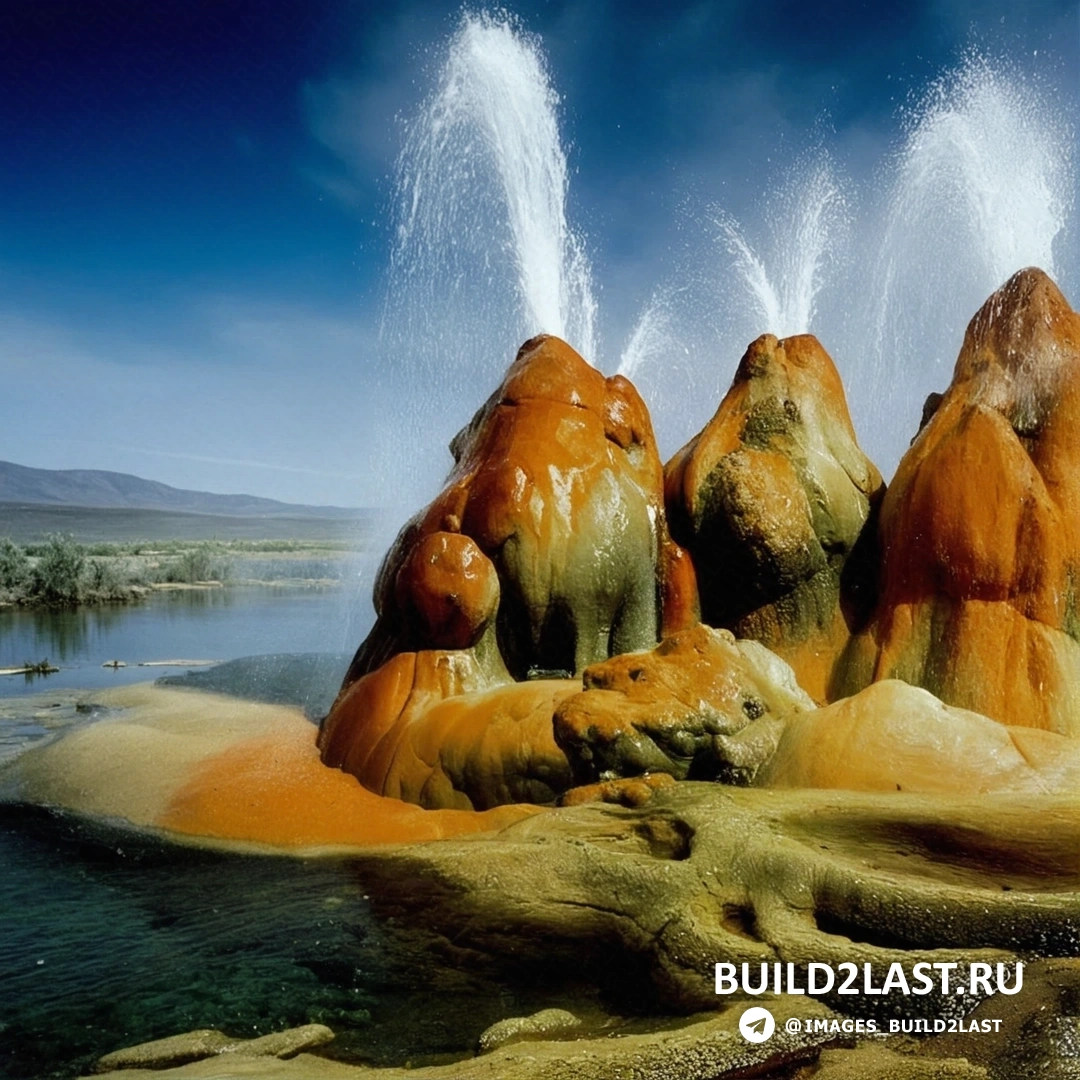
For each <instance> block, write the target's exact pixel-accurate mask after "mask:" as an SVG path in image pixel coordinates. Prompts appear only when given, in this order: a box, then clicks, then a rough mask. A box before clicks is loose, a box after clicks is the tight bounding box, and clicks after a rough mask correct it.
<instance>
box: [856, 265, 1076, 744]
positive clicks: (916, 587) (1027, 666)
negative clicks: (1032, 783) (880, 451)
mask: <svg viewBox="0 0 1080 1080" xmlns="http://www.w3.org/2000/svg"><path fill="white" fill-rule="evenodd" d="M928 405H929V406H930V408H932V409H933V411H932V413H931V415H930V416H929V418H928V420H927V422H926V424H925V426H924V427H923V429H922V431H921V432H920V433H919V436H918V438H917V439H916V440H915V442H914V443H913V445H912V447H911V449H910V450H909V451H908V452H907V454H906V455H905V456H904V459H903V460H902V461H901V463H900V467H899V469H898V470H897V473H896V477H895V479H894V480H893V482H892V484H891V486H890V488H889V491H888V494H887V495H886V497H885V500H884V502H883V504H882V509H881V524H880V532H879V542H880V546H881V553H882V563H881V594H880V600H879V605H878V608H877V611H876V613H875V616H874V619H873V622H872V623H871V625H870V627H869V628H868V632H867V633H866V634H865V635H863V636H862V637H861V639H860V640H858V641H857V642H856V643H854V645H853V648H852V650H851V655H850V657H849V661H848V672H847V676H846V683H847V686H846V689H848V690H849V691H850V690H855V689H858V688H859V686H860V685H865V684H866V683H867V682H868V681H870V680H878V679H887V678H900V679H903V680H905V681H907V682H910V683H914V684H916V685H919V686H923V687H925V688H926V689H928V690H930V691H932V692H933V693H934V694H936V695H937V696H938V697H940V698H941V699H942V700H943V701H945V702H947V703H948V704H950V705H957V706H960V707H962V708H965V709H972V710H975V711H977V712H981V713H984V714H986V715H987V716H990V717H993V718H994V719H995V720H999V721H1000V722H1001V723H1004V724H1016V725H1020V726H1025V727H1036V728H1044V729H1047V730H1050V731H1056V732H1060V733H1062V734H1066V735H1077V734H1080V721H1078V717H1080V644H1078V643H1077V639H1078V637H1080V619H1078V615H1077V612H1078V610H1080V609H1078V605H1077V600H1078V592H1077V587H1078V582H1080V575H1078V571H1080V443H1078V442H1077V438H1076V432H1077V430H1078V425H1080V316H1078V315H1077V314H1076V313H1075V312H1073V311H1072V309H1071V308H1070V307H1069V305H1068V303H1067V302H1066V300H1065V298H1064V297H1063V296H1062V295H1061V293H1060V292H1059V290H1058V288H1057V286H1056V285H1054V283H1053V282H1052V281H1051V280H1050V279H1049V278H1048V277H1047V276H1046V274H1044V273H1043V272H1042V271H1041V270H1034V269H1029V270H1022V271H1020V272H1019V273H1017V274H1015V275H1013V277H1012V278H1010V279H1009V281H1008V282H1006V284H1005V285H1003V286H1002V287H1001V288H1000V289H999V290H998V291H997V292H995V293H994V294H993V295H992V296H991V297H990V298H989V299H988V300H987V301H986V303H985V304H984V305H983V306H982V308H980V309H979V312H978V313H977V314H976V315H975V317H974V318H973V319H972V321H971V324H970V325H969V326H968V329H967V334H966V336H965V338H964V344H963V347H962V349H961V351H960V356H959V358H958V360H957V362H956V369H955V371H954V373H953V379H952V383H951V385H950V386H949V388H948V390H947V391H946V393H945V394H944V395H943V396H942V397H941V399H940V401H939V402H938V403H937V404H936V408H934V402H929V403H928ZM928 411H929V410H928Z"/></svg>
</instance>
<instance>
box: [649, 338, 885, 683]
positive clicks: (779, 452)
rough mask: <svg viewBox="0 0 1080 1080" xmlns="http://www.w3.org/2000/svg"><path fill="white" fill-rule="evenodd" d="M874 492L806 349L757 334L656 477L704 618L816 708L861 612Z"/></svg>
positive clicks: (877, 480) (834, 384)
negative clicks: (779, 664)
mask: <svg viewBox="0 0 1080 1080" xmlns="http://www.w3.org/2000/svg"><path fill="white" fill-rule="evenodd" d="M883 493H884V484H883V483H882V480H881V476H880V474H879V473H878V471H877V469H876V468H875V467H874V465H873V463H872V462H871V461H870V460H869V459H868V458H867V457H866V455H865V454H863V452H862V451H861V450H860V449H859V446H858V443H857V441H856V438H855V431H854V429H853V428H852V425H851V418H850V416H849V414H848V408H847V401H846V399H845V396H844V389H843V386H842V385H841V382H840V376H839V374H838V373H837V371H836V367H835V366H834V364H833V362H832V359H831V358H830V357H829V355H828V353H826V352H825V350H824V349H823V348H822V347H821V345H820V343H819V342H818V341H817V339H816V338H814V337H813V336H812V335H809V334H804V335H800V336H798V337H790V338H785V339H783V340H778V339H777V338H776V337H774V336H773V335H771V334H765V335H763V336H762V337H760V338H758V339H757V340H756V341H755V342H753V343H752V344H751V345H750V347H749V348H748V349H747V351H746V354H745V355H744V356H743V358H742V361H741V362H740V364H739V368H738V370H737V372H736V374H735V379H734V382H733V383H732V386H731V389H730V390H729V391H728V393H727V395H726V396H725V397H724V400H723V401H722V402H721V403H720V407H719V409H718V410H717V412H716V415H715V416H714V417H713V419H712V420H711V421H710V422H709V423H708V425H706V427H705V429H704V430H703V431H702V432H701V433H700V434H698V435H697V436H696V437H695V438H694V439H693V440H692V441H691V442H690V443H688V444H687V445H686V446H685V447H683V448H682V449H681V450H680V451H679V452H678V453H677V454H676V455H675V456H674V457H673V458H672V459H671V461H670V462H668V464H667V466H666V468H665V497H666V501H667V509H668V518H669V521H670V523H671V530H672V535H673V537H674V538H675V539H676V540H677V541H678V542H679V543H680V544H681V545H682V546H683V547H685V548H686V549H687V551H689V553H690V556H691V558H692V559H693V562H694V566H695V568H696V570H697V576H698V583H699V587H700V592H701V613H702V618H703V619H704V621H705V622H707V623H709V624H710V625H712V626H721V627H725V628H727V629H729V630H731V631H733V632H734V633H735V634H736V635H737V636H738V637H741V638H754V639H755V640H757V641H760V642H762V643H763V644H765V645H767V646H768V647H769V648H770V649H773V650H774V651H775V652H777V653H779V655H780V656H782V657H783V658H784V659H785V660H787V661H788V663H790V664H791V665H792V667H793V668H794V669H795V672H796V675H797V677H798V679H799V682H800V683H801V684H802V686H803V687H805V688H806V689H807V690H808V691H809V692H810V694H811V696H813V697H814V698H815V699H816V700H818V701H822V700H824V699H825V698H826V697H827V696H829V689H830V686H831V683H832V679H833V667H834V664H835V662H836V660H837V658H838V657H839V656H840V654H841V652H842V650H843V648H844V646H845V644H846V642H847V639H848V636H849V627H851V626H855V627H857V626H858V624H859V623H861V621H862V620H863V619H864V618H865V615H866V614H868V612H869V610H870V608H871V606H872V604H873V599H874V587H875V581H874V570H875V567H874V560H873V556H874V552H873V536H874V530H873V522H871V523H870V527H869V528H867V522H868V520H869V519H870V518H871V517H872V515H873V513H874V511H875V508H876V507H877V505H878V503H879V502H880V500H881V497H882V495H883Z"/></svg>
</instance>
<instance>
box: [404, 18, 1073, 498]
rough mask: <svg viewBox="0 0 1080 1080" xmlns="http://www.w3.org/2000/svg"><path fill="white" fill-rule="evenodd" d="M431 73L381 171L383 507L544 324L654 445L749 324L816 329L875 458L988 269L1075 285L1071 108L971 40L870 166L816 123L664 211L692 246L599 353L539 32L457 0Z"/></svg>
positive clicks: (910, 415) (899, 438)
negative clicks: (387, 168) (628, 391)
mask: <svg viewBox="0 0 1080 1080" xmlns="http://www.w3.org/2000/svg"><path fill="white" fill-rule="evenodd" d="M435 71H436V74H435V77H434V79H433V87H432V90H431V92H430V94H429V96H428V97H427V99H426V100H425V101H424V103H423V104H422V106H421V107H420V109H419V111H418V112H417V114H416V115H415V116H414V117H413V118H412V119H411V120H410V121H408V123H407V125H406V127H405V138H404V145H403V149H402V151H401V154H400V157H399V161H398V168H397V180H396V196H395V222H394V224H395V234H394V244H393V252H392V256H391V261H390V268H389V273H388V287H387V306H386V313H385V317H384V329H383V347H384V349H387V350H389V351H390V352H391V353H392V355H393V358H394V361H395V363H396V364H397V366H398V369H399V372H400V373H403V374H404V376H405V377H404V385H405V392H406V394H407V398H408V401H409V409H410V419H409V421H408V423H407V424H406V425H405V427H406V428H407V429H408V430H407V431H406V430H402V431H401V432H400V433H399V436H407V437H408V438H409V439H410V442H411V446H410V449H409V451H408V454H407V455H405V457H407V459H408V464H407V465H406V464H405V462H404V461H402V462H401V463H399V464H398V466H397V468H396V469H395V470H392V471H394V472H396V473H397V475H396V476H394V477H393V478H390V479H389V484H390V490H389V491H388V496H389V497H388V500H387V501H388V502H397V503H399V505H401V504H402V503H404V502H410V503H413V504H414V505H415V504H416V503H418V502H419V501H421V499H422V498H423V495H424V494H426V493H428V492H430V490H431V489H432V488H433V487H434V486H435V484H436V483H438V481H439V479H440V478H441V476H442V475H443V474H444V473H445V470H446V467H447V456H446V450H445V447H446V445H447V443H448V441H449V439H450V438H451V436H452V435H453V434H454V432H455V431H456V430H457V428H458V427H460V425H461V424H462V423H464V422H465V421H467V419H468V417H469V416H470V415H471V413H472V412H473V410H474V409H475V408H476V407H477V406H478V405H479V404H480V403H481V402H482V401H483V400H484V399H485V398H486V397H487V395H488V394H490V393H491V391H492V390H493V389H494V388H495V387H496V386H497V384H498V381H499V379H500V378H501V375H502V373H503V372H504V370H505V368H506V366H507V364H508V363H509V362H510V360H511V359H512V358H513V355H514V353H515V351H516V349H517V347H518V346H519V345H520V344H521V342H522V341H524V340H526V339H527V338H529V337H531V336H533V335H534V334H536V333H539V332H547V333H553V334H557V335H558V336H560V337H563V338H565V339H566V340H567V341H569V342H570V344H572V345H573V346H574V347H575V348H576V349H577V350H578V351H579V352H580V353H581V354H582V355H583V356H585V358H586V359H587V360H589V361H590V362H592V363H593V364H595V365H596V366H597V367H600V368H601V369H603V370H606V371H616V370H619V371H622V372H623V373H624V374H626V375H628V376H629V377H630V378H632V379H633V381H634V382H635V384H636V385H637V386H638V388H639V389H640V390H641V392H642V394H643V396H644V397H645V400H646V402H647V404H648V405H649V408H650V410H651V412H652V415H653V420H654V424H655V427H656V430H657V435H658V438H659V441H660V449H661V455H662V457H665V458H666V457H667V456H669V455H670V454H671V453H672V452H674V450H676V449H677V448H678V446H680V445H681V444H682V443H683V442H685V441H686V440H687V439H688V438H690V437H691V436H692V435H693V434H694V433H695V432H696V431H697V430H698V429H699V428H700V427H701V425H702V424H703V423H704V422H705V421H706V420H707V419H708V418H709V416H711V414H712V413H713V411H715V408H716V406H717V404H718V403H719V401H720V398H721V396H722V395H723V393H724V391H725V390H726V389H727V386H728V385H729V383H730V380H731V377H732V375H733V373H734V370H735V366H736V365H737V363H738V360H739V358H740V357H741V355H742V353H743V351H744V350H745V348H746V346H747V344H748V343H749V342H750V341H751V340H753V338H755V337H757V336H758V335H759V334H762V333H766V332H769V333H775V334H777V335H778V336H788V335H791V334H797V333H804V332H811V333H814V334H816V335H817V337H818V338H819V339H820V340H821V341H822V343H823V344H824V346H825V347H826V349H828V351H829V352H830V353H831V354H832V356H833V358H834V359H835V361H836V363H837V366H838V368H839V369H840V372H841V375H842V376H843V378H844V381H845V385H846V388H847V392H848V397H849V402H850V404H851V411H852V415H853V419H854V423H855V427H856V431H857V433H858V436H859V438H860V441H861V442H862V444H863V446H864V448H865V449H866V450H867V452H868V453H869V454H870V456H871V457H872V458H874V459H875V460H876V461H877V463H878V465H879V467H880V468H881V469H882V471H883V473H884V474H885V475H886V476H888V475H890V474H891V472H892V471H893V469H894V468H895V466H896V463H897V461H898V460H899V457H900V456H901V454H902V453H903V450H904V449H905V448H906V446H907V444H908V442H909V440H910V439H911V437H912V435H913V434H914V432H915V430H916V428H917V425H918V420H919V415H920V412H921V406H922V402H923V400H924V399H925V397H926V396H927V394H928V393H930V392H931V391H934V390H943V389H944V388H945V386H946V385H947V384H948V381H949V378H950V376H951V371H952V364H953V362H954V360H955V358H956V354H957V351H958V349H959V346H960V342H961V340H962V338H963V333H964V328H965V326H966V324H967V321H968V320H969V319H970V317H971V316H972V315H973V314H974V312H975V310H976V309H977V308H978V306H979V305H980V304H981V303H982V301H983V300H984V299H985V298H986V297H987V296H988V295H989V294H990V293H991V292H992V291H993V290H994V289H995V288H997V287H998V286H999V285H1000V284H1001V283H1002V282H1003V281H1004V280H1005V279H1006V278H1007V277H1008V276H1009V275H1010V274H1011V273H1013V272H1014V271H1015V270H1017V269H1020V268H1021V267H1023V266H1027V265H1038V266H1041V267H1042V268H1043V269H1045V270H1046V271H1047V272H1048V273H1050V274H1051V275H1052V276H1055V277H1057V278H1058V280H1059V284H1061V285H1062V287H1063V288H1064V289H1065V291H1066V293H1067V294H1070V293H1074V290H1075V282H1073V281H1072V280H1070V277H1069V275H1070V274H1073V273H1074V272H1075V266H1074V263H1075V260H1074V259H1070V258H1064V259H1063V258H1062V257H1061V250H1060V249H1061V247H1062V244H1063V243H1065V242H1066V241H1067V239H1068V238H1069V235H1070V233H1069V229H1070V223H1071V221H1070V219H1071V215H1072V213H1073V209H1074V200H1073V193H1074V187H1075V174H1074V151H1073V141H1074V140H1073V132H1072V129H1071V125H1070V122H1069V119H1068V117H1067V116H1066V115H1065V113H1064V111H1063V109H1062V108H1060V107H1059V106H1058V105H1057V104H1056V102H1055V101H1054V100H1053V98H1052V97H1051V96H1050V95H1049V94H1048V93H1047V92H1045V91H1044V90H1043V89H1042V88H1040V86H1039V85H1038V84H1037V83H1036V82H1035V81H1034V80H1033V79H1032V78H1031V77H1030V76H1026V75H1024V74H1023V73H1022V72H1021V71H1020V70H1019V69H1018V68H1015V67H1013V66H1011V65H1010V64H1009V63H1008V62H1006V61H1003V60H998V59H994V58H991V57H988V56H985V55H982V54H977V53H971V54H969V55H968V56H966V57H965V58H963V59H962V60H961V61H960V62H959V63H958V65H957V66H956V68H955V69H954V70H953V71H950V72H947V73H944V74H942V75H941V76H940V77H939V78H938V79H937V80H936V81H935V82H933V83H932V84H931V85H929V86H928V87H926V88H925V89H924V90H923V91H922V92H921V93H920V94H917V95H916V96H915V98H914V100H913V103H912V104H911V105H910V106H909V107H908V108H907V109H906V110H904V111H903V112H902V114H901V115H899V116H898V117H897V133H896V136H895V139H894V142H893V147H892V150H891V152H890V153H889V154H888V155H887V156H886V157H885V159H884V160H882V161H881V163H880V164H879V167H878V168H877V169H876V170H874V172H873V174H872V175H871V176H870V178H869V179H863V180H862V181H860V182H856V180H855V178H854V177H852V176H850V175H848V173H847V171H846V170H845V165H844V161H843V157H842V155H841V152H840V151H841V149H842V147H841V146H840V145H839V140H836V142H837V145H831V144H830V143H829V141H828V140H827V139H824V138H822V136H821V134H820V132H815V133H814V134H813V136H812V137H811V138H809V139H808V145H807V146H806V147H805V148H803V149H802V150H801V151H798V152H795V153H792V154H790V155H788V156H787V157H786V159H785V160H784V161H783V163H781V164H777V165H776V166H775V168H774V169H773V170H772V171H771V172H770V173H769V174H767V175H766V176H765V177H764V178H763V179H761V178H759V184H760V187H759V191H760V194H759V196H758V198H757V200H756V204H755V208H754V209H753V210H751V212H749V213H745V212H744V213H743V215H742V216H741V217H740V218H737V217H736V216H735V215H734V214H732V213H731V212H730V211H729V210H728V209H727V208H726V207H725V206H724V205H723V202H722V201H721V200H720V199H718V198H716V197H713V196H710V195H708V194H705V195H703V196H701V198H700V199H699V200H698V203H697V205H692V206H690V207H689V209H687V210H685V211H684V213H685V215H686V216H687V217H688V219H690V220H691V222H692V224H693V227H692V228H686V229H683V230H681V231H682V233H683V235H684V236H692V237H694V241H693V242H682V246H681V248H680V250H679V253H678V255H677V257H676V258H675V259H674V260H673V263H674V267H673V268H672V267H671V266H667V267H663V268H658V269H657V275H656V283H655V286H654V288H653V290H652V292H651V296H650V299H649V301H648V302H647V303H646V304H645V306H644V308H643V309H642V311H641V313H640V315H639V317H638V318H637V320H636V322H635V324H634V325H633V326H631V327H628V328H626V330H625V331H624V332H623V333H622V334H621V335H615V334H612V335H610V336H611V337H612V338H616V337H618V339H620V340H621V342H622V343H623V347H622V348H621V349H619V348H617V347H616V348H611V347H610V343H608V342H604V341H601V340H600V336H599V332H598V326H599V325H600V320H599V318H598V312H597V301H596V294H597V288H596V286H595V285H594V275H593V270H592V267H591V266H590V258H589V250H588V244H587V242H586V237H587V236H588V227H589V226H590V225H591V223H585V224H586V228H584V229H583V228H582V226H581V225H580V224H579V223H575V222H574V221H573V220H572V217H571V211H570V200H569V196H570V169H569V167H568V163H567V154H566V151H565V149H564V133H563V132H562V131H561V130H560V120H561V117H560V101H559V97H558V95H557V93H556V91H555V88H554V86H553V84H552V79H551V76H550V73H549V70H548V67H547V64H546V61H545V58H544V54H543V50H542V44H541V42H540V40H539V39H538V38H536V37H535V36H533V35H530V34H528V33H526V32H524V31H523V30H522V29H521V28H520V26H519V25H518V24H517V23H516V21H515V20H514V19H513V18H511V17H508V16H505V15H501V14H500V15H490V14H466V15H465V16H463V18H462V20H461V22H460V24H459V26H458V29H457V30H456V31H455V33H454V34H453V35H452V36H451V37H450V39H449V40H448V42H447V43H446V45H445V47H444V49H443V51H442V53H441V55H440V56H439V58H438V63H437V66H436V68H435ZM577 155H578V157H579V158H580V159H585V158H587V156H588V146H584V147H582V148H580V149H579V150H578V151H577ZM722 180H723V178H722V177H717V178H716V185H715V190H716V191H720V190H722V186H721V181H722ZM676 246H678V245H676ZM599 276H601V277H602V274H601V275H599Z"/></svg>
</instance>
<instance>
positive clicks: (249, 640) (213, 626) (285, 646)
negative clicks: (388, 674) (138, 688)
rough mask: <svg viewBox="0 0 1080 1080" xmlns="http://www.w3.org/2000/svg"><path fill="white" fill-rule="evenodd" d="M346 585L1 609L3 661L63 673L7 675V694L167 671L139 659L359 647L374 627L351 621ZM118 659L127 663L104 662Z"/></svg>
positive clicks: (0, 689) (1, 683) (1, 689)
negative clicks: (111, 665)
mask: <svg viewBox="0 0 1080 1080" xmlns="http://www.w3.org/2000/svg"><path fill="white" fill-rule="evenodd" d="M344 597H345V593H344V591H343V590H337V589H318V588H306V589H302V588H272V587H267V588H260V587H247V586H245V587H237V588H225V589H197V590H179V591H175V592H157V593H153V594H151V595H150V596H148V597H147V598H146V599H145V600H143V601H141V602H140V603H136V604H121V605H104V606H100V607H93V608H78V609H74V610H29V611H27V610H19V609H7V610H3V611H0V668H5V667H21V666H22V665H23V664H26V663H38V662H40V661H42V660H48V661H49V662H50V663H52V664H53V665H55V666H57V667H59V668H61V671H60V672H58V673H57V674H55V675H48V676H33V675H31V676H14V677H6V678H2V679H0V697H3V696H5V695H20V694H24V693H28V692H30V693H36V692H39V691H41V690H47V689H55V688H80V689H98V688H100V687H103V686H118V685H121V684H124V683H130V682H139V681H143V680H145V679H151V678H154V677H155V676H157V675H162V674H165V673H166V671H167V670H168V669H164V670H163V669H161V668H140V667H138V664H139V663H140V662H147V661H163V660H177V659H184V660H231V659H234V658H236V657H239V656H251V655H254V654H259V653H284V652H289V653H296V652H319V653H342V652H351V651H352V650H354V649H355V648H356V644H357V642H358V641H359V640H361V638H362V637H363V635H364V634H365V633H366V632H367V626H366V625H365V624H364V622H363V621H362V620H361V621H360V622H359V624H357V623H355V622H354V623H353V624H352V625H350V623H349V620H348V618H347V614H348V613H347V612H346V610H345V600H344ZM114 660H118V661H120V662H121V663H122V664H125V665H127V666H126V667H120V668H118V669H112V668H102V665H103V664H105V663H109V662H110V661H114Z"/></svg>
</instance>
